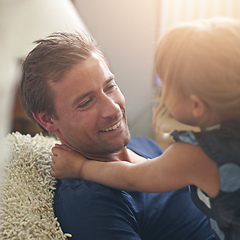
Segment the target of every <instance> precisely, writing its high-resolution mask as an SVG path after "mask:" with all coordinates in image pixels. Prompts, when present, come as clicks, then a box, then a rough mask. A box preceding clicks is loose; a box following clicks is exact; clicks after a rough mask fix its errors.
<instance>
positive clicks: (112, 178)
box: [64, 143, 220, 197]
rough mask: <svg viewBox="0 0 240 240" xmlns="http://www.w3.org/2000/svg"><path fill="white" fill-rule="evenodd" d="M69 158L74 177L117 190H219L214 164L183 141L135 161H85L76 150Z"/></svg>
mask: <svg viewBox="0 0 240 240" xmlns="http://www.w3.org/2000/svg"><path fill="white" fill-rule="evenodd" d="M78 156H79V159H78ZM69 158H70V156H69V157H68V159H66V161H67V163H68V164H69V162H68V161H69ZM72 158H73V159H74V160H73V159H71V163H70V166H71V167H68V168H73V169H72V170H71V171H72V172H73V173H74V174H75V177H78V178H83V179H86V180H90V181H95V182H99V183H102V184H104V185H107V186H109V187H113V188H118V189H121V190H129V191H143V192H168V191H172V190H176V189H180V188H182V187H184V186H187V185H191V184H194V185H196V186H198V187H199V188H201V189H202V190H203V191H204V192H206V193H207V194H208V195H209V196H211V197H213V196H215V195H216V194H217V193H218V191H219V186H220V180H219V174H218V169H217V166H216V164H215V163H214V162H213V161H212V160H211V159H210V158H208V156H207V155H206V154H205V153H204V152H203V151H202V150H201V149H200V148H199V147H197V146H194V145H190V144H187V143H175V144H173V145H172V146H171V147H169V148H168V149H167V150H166V151H165V152H164V153H163V154H162V155H161V156H159V157H157V158H155V159H152V160H149V161H145V162H142V163H137V164H132V163H129V162H125V161H118V162H98V161H89V160H86V159H83V157H80V155H78V154H77V153H76V154H75V153H74V154H73V155H72ZM73 162H75V163H74V164H73ZM66 168H67V166H66ZM64 171H68V170H66V169H64ZM71 171H70V172H71ZM68 172H69V171H68Z"/></svg>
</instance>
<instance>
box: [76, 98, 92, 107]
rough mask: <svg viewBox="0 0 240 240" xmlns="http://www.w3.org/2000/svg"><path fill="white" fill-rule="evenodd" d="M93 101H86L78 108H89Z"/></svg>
mask: <svg viewBox="0 0 240 240" xmlns="http://www.w3.org/2000/svg"><path fill="white" fill-rule="evenodd" d="M91 101H92V100H91V99H89V100H87V101H84V102H83V103H81V104H79V105H78V108H84V107H87V106H88V105H89V104H90V103H91Z"/></svg>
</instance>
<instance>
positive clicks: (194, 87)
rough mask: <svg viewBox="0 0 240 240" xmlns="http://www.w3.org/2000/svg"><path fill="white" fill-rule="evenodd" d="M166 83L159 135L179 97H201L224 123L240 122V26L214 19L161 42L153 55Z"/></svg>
mask: <svg viewBox="0 0 240 240" xmlns="http://www.w3.org/2000/svg"><path fill="white" fill-rule="evenodd" d="M155 64H156V70H157V73H158V75H159V77H160V78H161V80H162V84H163V91H162V96H161V101H160V104H159V106H158V108H157V110H156V112H155V114H154V118H153V121H154V126H155V128H156V129H158V130H159V128H160V127H161V123H162V122H163V121H164V119H165V117H166V116H168V115H169V110H168V109H166V107H165V105H164V103H165V101H166V97H168V101H169V102H170V106H173V105H174V104H175V103H176V101H178V99H179V97H181V96H183V97H184V96H189V95H190V94H195V95H197V96H198V97H199V98H200V99H201V100H202V101H203V102H204V103H205V104H207V105H208V106H209V107H210V109H214V110H215V111H216V112H218V114H219V115H220V116H221V121H225V120H228V119H232V118H240V22H238V21H237V20H234V19H230V18H212V19H205V20H198V21H194V22H186V23H182V24H180V25H179V26H177V27H175V28H173V29H172V30H170V31H169V32H168V33H167V34H166V35H165V36H163V38H162V39H161V40H160V42H159V43H158V46H157V50H156V53H155Z"/></svg>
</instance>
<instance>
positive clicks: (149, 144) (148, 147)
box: [127, 136, 163, 158]
mask: <svg viewBox="0 0 240 240" xmlns="http://www.w3.org/2000/svg"><path fill="white" fill-rule="evenodd" d="M127 148H129V149H130V150H132V151H133V152H135V153H137V154H138V155H141V156H143V157H145V158H155V157H157V156H159V155H161V154H162V153H163V149H162V148H161V146H160V145H159V144H158V143H156V142H155V141H153V140H152V139H150V138H147V137H143V136H135V137H132V138H131V140H130V143H129V144H128V145H127Z"/></svg>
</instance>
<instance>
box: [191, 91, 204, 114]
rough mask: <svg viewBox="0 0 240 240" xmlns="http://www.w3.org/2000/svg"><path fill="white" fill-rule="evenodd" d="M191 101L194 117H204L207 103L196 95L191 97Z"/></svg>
mask: <svg viewBox="0 0 240 240" xmlns="http://www.w3.org/2000/svg"><path fill="white" fill-rule="evenodd" d="M190 100H191V108H192V114H193V116H194V117H196V118H198V117H201V116H203V115H204V113H205V111H206V105H205V103H204V102H203V101H202V100H201V99H200V98H199V97H197V96H196V95H191V96H190Z"/></svg>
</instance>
